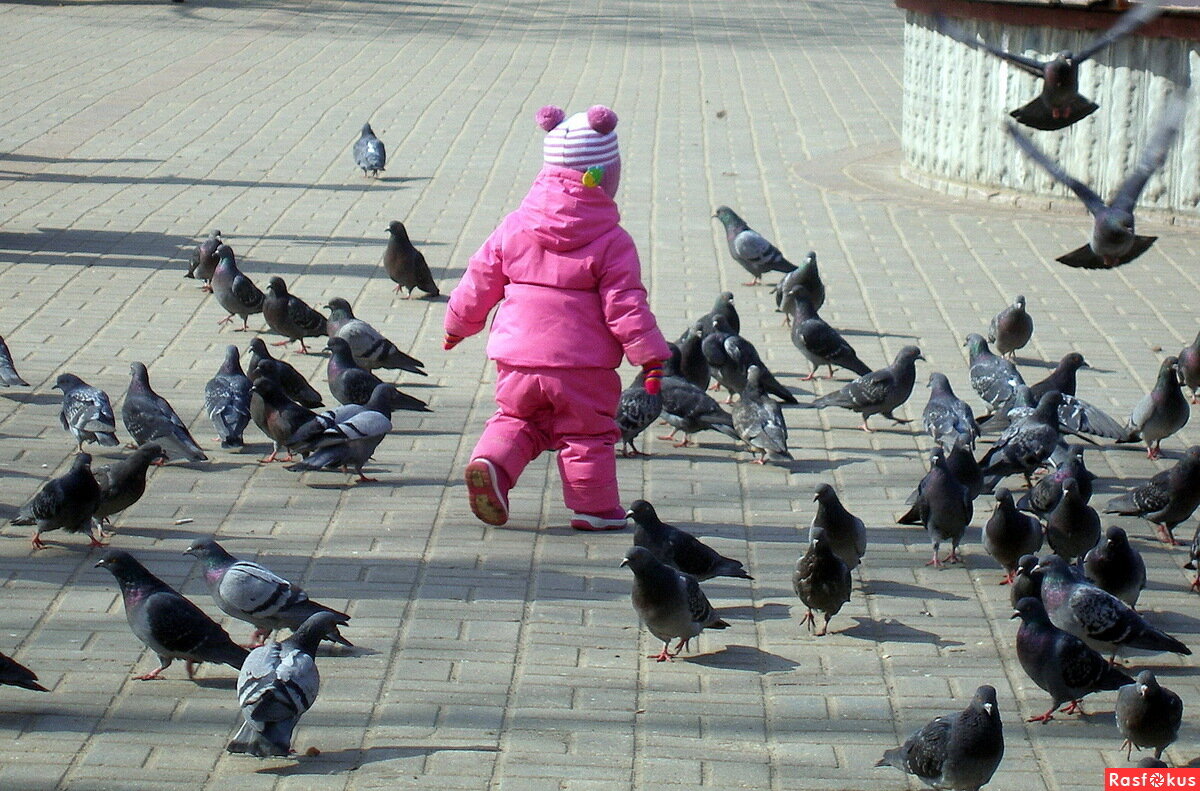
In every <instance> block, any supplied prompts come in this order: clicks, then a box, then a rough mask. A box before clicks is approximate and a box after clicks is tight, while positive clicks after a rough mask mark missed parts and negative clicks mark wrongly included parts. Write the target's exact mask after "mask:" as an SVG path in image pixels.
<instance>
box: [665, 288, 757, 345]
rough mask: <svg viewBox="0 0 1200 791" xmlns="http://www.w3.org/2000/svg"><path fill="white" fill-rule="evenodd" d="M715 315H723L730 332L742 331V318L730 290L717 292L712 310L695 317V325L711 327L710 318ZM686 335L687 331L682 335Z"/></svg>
mask: <svg viewBox="0 0 1200 791" xmlns="http://www.w3.org/2000/svg"><path fill="white" fill-rule="evenodd" d="M716 316H723V317H724V318H725V323H726V324H728V325H729V331H730V332H732V333H735V334H736V333H739V332H741V331H742V319H741V317H740V316H739V315H738V312H737V308H735V307H734V306H733V292H732V291H722V292H721V293H720V294H718V295H717V301H716V302H714V303H713V308H712V310H710V311H709V312H708V313H705V314H704V315H703V316H701V317H700V318H699V319H697V320H696V322H695V325H699V326H700V327H711V326H712V320H713V318H714V317H716ZM686 335H687V333H686V332H685V333H684V336H686ZM680 340H682V338H681V339H680Z"/></svg>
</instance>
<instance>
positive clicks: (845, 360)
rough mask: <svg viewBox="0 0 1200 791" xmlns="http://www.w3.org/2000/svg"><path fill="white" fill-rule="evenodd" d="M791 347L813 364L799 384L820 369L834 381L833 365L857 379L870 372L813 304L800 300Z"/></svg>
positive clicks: (795, 309)
mask: <svg viewBox="0 0 1200 791" xmlns="http://www.w3.org/2000/svg"><path fill="white" fill-rule="evenodd" d="M792 345H793V346H795V347H796V348H797V349H799V350H800V353H801V354H803V355H804V357H805V359H807V360H808V361H809V362H810V363H811V364H812V371H811V372H810V373H809V374H808V376H802V377H801V378H800V381H802V382H808V381H811V380H813V379H816V378H817V369H818V368H820V367H821V366H822V365H824V366H827V367H828V368H829V377H828V378H830V379H832V378H833V368H834V366H835V365H836V366H837V367H838V368H845V369H846V370H848V371H853V372H854V374H855V375H856V376H866V375H867V374H869V373H871V368H870V367H869V366H868V365H867V364H866V363H864V362H863V361H862V360H860V359H858V354H857V353H856V352H855V351H854V347H853V346H851V345H850V344H849V343H848V342H847V341H846V339H845V338H843V337H842V334H841V333H840V332H838V331H837V330H835V329H834V328H833V327H831V326H829V324H828V323H827V322H826V321H825V319H823V318H821V317H820V316H818V315H817V311H816V309H815V308H813V306H812V303H811V302H809V301H808V300H807V299H804V298H803V297H798V298H797V299H796V300H795V301H794V303H793V306H792ZM913 348H916V347H913Z"/></svg>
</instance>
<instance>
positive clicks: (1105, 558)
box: [1083, 526, 1146, 607]
mask: <svg viewBox="0 0 1200 791" xmlns="http://www.w3.org/2000/svg"><path fill="white" fill-rule="evenodd" d="M1083 573H1084V574H1085V575H1087V578H1088V579H1089V580H1091V581H1092V582H1094V583H1096V585H1098V586H1099V587H1100V588H1101V589H1102V590H1106V591H1108V592H1109V593H1111V594H1112V595H1113V596H1116V597H1117V598H1118V599H1120V600H1121V601H1123V602H1125V603H1126V604H1128V605H1129V606H1130V607H1137V600H1138V597H1139V596H1141V595H1142V590H1143V589H1144V588H1145V587H1146V562H1145V561H1144V560H1142V555H1141V553H1139V552H1138V551H1137V550H1136V549H1134V548H1133V545H1132V544H1130V543H1129V537H1128V536H1127V535H1125V531H1124V530H1122V529H1121V528H1119V527H1115V526H1114V527H1109V528H1108V530H1106V531H1105V533H1104V541H1102V542H1100V543H1099V544H1097V545H1096V546H1094V547H1092V548H1091V549H1090V550H1088V553H1087V556H1086V557H1084V559H1083Z"/></svg>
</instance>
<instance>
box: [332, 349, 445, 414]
mask: <svg viewBox="0 0 1200 791" xmlns="http://www.w3.org/2000/svg"><path fill="white" fill-rule="evenodd" d="M326 348H328V349H329V351H330V352H332V353H331V354H330V356H329V362H328V363H327V364H326V366H325V372H326V375H327V376H328V377H329V392H330V393H332V394H333V397H334V398H336V399H337V401H338V403H339V404H365V403H367V399H369V398H370V397H371V393H373V392H375V388H376V386H378V385H380V384H382V383H383V380H381V379H380V378H379V377H378V376H376V375H375V374H373V373H371V372H370V371H368V370H366V369H365V368H360V367H359V366H358V364H357V363H355V362H354V355H353V354H352V353H351V351H350V344H349V343H347V342H346V341H345V339H344V338H337V337H334V338H330V339H329V343H327V344H326ZM391 388H392V389H391V398H392V409H407V410H409V411H412V412H432V411H433V410H431V409H430V408H429V407H427V406H426V405H425V402H424V401H422V400H420V399H419V398H414V397H413V396H410V395H408V394H407V393H403V392H401V391H400V389H399V388H398V387H396V386H395V385H392V386H391Z"/></svg>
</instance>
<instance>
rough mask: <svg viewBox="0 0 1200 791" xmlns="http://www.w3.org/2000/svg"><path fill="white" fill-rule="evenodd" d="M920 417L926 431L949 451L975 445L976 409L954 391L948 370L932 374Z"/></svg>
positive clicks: (977, 429) (977, 430) (972, 447)
mask: <svg viewBox="0 0 1200 791" xmlns="http://www.w3.org/2000/svg"><path fill="white" fill-rule="evenodd" d="M921 419H922V422H923V423H924V424H925V431H926V432H928V433H929V436H931V437H933V441H934V442H936V443H937V444H939V445H941V446H942V449H943V450H945V451H946V452H947V453H949V452H950V451H951V450H952V449H954V448H955V447H958V446H961V447H964V448H968V449H970V450H974V449H975V440H976V439H977V438H978V437H979V424H978V423H977V422H975V413H974V412H973V411H971V407H970V405H968V404H967V402H966V401H963V400H962V399H961V398H959V397H958V396H956V395H955V394H954V390H953V388H951V387H950V380H949V379H947V378H946V375H945V374H943V373H937V372H936V371H935V372H934V373H931V374H930V375H929V401H928V402H927V403H926V404H925V410H924V412H922V414H921Z"/></svg>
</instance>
